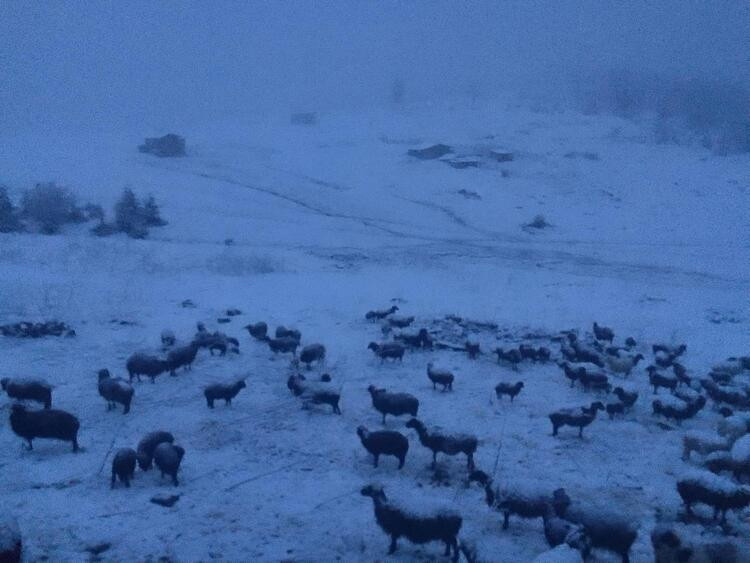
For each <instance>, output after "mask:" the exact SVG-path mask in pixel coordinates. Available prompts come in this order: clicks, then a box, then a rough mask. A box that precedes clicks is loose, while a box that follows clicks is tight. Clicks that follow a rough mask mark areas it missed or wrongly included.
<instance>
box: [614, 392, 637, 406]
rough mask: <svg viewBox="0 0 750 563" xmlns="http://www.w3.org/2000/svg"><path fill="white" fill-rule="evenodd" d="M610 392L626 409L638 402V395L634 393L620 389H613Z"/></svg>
mask: <svg viewBox="0 0 750 563" xmlns="http://www.w3.org/2000/svg"><path fill="white" fill-rule="evenodd" d="M612 392H613V393H614V394H615V395H616V396H617V398H618V399H620V402H621V403H622V404H623V405H625V408H626V409H629V408H630V407H632V406H633V405H634V404H635V402H636V401H637V400H638V393H637V392H636V391H625V389H623V388H622V387H615V388H614V389H613V390H612Z"/></svg>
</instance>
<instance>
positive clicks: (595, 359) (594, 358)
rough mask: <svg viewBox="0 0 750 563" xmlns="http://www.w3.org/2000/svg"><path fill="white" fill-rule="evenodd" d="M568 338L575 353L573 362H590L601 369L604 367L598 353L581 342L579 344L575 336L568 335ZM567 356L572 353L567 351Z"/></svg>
mask: <svg viewBox="0 0 750 563" xmlns="http://www.w3.org/2000/svg"><path fill="white" fill-rule="evenodd" d="M567 336H568V341H569V342H570V347H571V348H572V353H573V358H572V360H571V361H576V362H590V363H592V364H594V365H595V366H598V367H600V368H603V367H604V362H603V361H602V359H601V357H600V356H599V354H598V353H596V351H594V350H591V349H589V348H586V347H585V346H583V345H582V344H581V343H580V342H578V337H576V335H575V334H573V333H568V335H567ZM566 354H570V352H569V351H567V352H565V353H564V355H566ZM566 357H567V356H566Z"/></svg>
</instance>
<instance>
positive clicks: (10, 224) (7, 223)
mask: <svg viewBox="0 0 750 563" xmlns="http://www.w3.org/2000/svg"><path fill="white" fill-rule="evenodd" d="M20 230H21V222H20V221H19V220H18V214H17V210H16V207H15V206H14V205H13V202H12V201H11V200H10V196H8V189H7V188H6V187H5V186H0V233H12V232H14V231H20Z"/></svg>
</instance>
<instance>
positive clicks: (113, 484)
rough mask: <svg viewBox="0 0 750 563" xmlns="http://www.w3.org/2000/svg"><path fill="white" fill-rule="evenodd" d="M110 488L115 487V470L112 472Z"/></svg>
mask: <svg viewBox="0 0 750 563" xmlns="http://www.w3.org/2000/svg"><path fill="white" fill-rule="evenodd" d="M109 488H110V489H114V488H115V472H114V471H113V472H112V482H111V483H110V484H109Z"/></svg>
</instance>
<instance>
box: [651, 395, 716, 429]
mask: <svg viewBox="0 0 750 563" xmlns="http://www.w3.org/2000/svg"><path fill="white" fill-rule="evenodd" d="M705 405H706V398H705V397H704V396H703V395H700V396H699V397H698V398H697V399H696V400H695V401H693V402H690V403H689V402H685V401H683V400H681V399H673V400H672V401H666V402H664V401H661V400H657V401H654V402H653V403H651V408H652V409H653V414H655V415H657V414H658V415H661V416H663V417H665V418H671V419H673V420H674V421H675V422H677V424H681V423H682V421H683V420H687V419H688V418H693V417H694V416H695V415H696V414H698V412H699V411H700V410H701V409H702V408H703V407H704V406H705Z"/></svg>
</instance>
